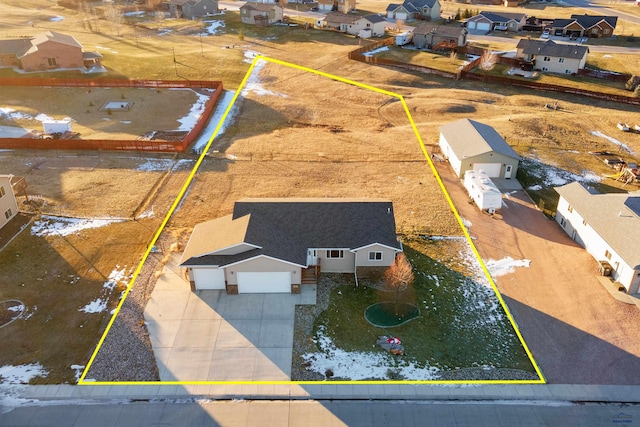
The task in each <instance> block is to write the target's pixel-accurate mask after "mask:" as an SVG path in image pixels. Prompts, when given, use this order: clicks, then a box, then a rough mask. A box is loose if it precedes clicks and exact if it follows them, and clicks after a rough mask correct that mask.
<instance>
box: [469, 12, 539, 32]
mask: <svg viewBox="0 0 640 427" xmlns="http://www.w3.org/2000/svg"><path fill="white" fill-rule="evenodd" d="M465 23H466V26H467V29H469V30H479V31H494V30H502V31H520V30H522V27H524V26H525V24H526V23H527V15H525V14H523V13H507V12H487V11H482V12H480V13H479V14H478V15H476V16H472V17H471V18H469V19H467V20H466V21H465Z"/></svg>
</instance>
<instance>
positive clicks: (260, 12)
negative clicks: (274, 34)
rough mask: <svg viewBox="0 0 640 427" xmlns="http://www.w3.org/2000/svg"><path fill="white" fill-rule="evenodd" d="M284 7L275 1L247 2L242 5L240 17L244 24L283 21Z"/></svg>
mask: <svg viewBox="0 0 640 427" xmlns="http://www.w3.org/2000/svg"><path fill="white" fill-rule="evenodd" d="M283 16H284V9H283V8H282V7H281V6H279V5H277V4H273V3H253V2H247V3H245V4H244V5H243V6H242V7H240V19H241V20H242V23H243V24H251V25H258V26H267V25H271V24H275V23H276V22H282V18H283Z"/></svg>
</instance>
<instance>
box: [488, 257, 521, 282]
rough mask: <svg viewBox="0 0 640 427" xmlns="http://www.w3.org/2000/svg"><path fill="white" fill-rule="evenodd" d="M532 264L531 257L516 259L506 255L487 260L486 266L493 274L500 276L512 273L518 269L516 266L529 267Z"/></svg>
mask: <svg viewBox="0 0 640 427" xmlns="http://www.w3.org/2000/svg"><path fill="white" fill-rule="evenodd" d="M530 265H531V260H529V259H519V260H514V259H513V258H511V257H509V256H508V257H505V258H502V259H499V260H495V259H490V260H488V261H486V262H485V266H486V267H487V270H489V273H491V276H493V277H498V276H504V275H505V274H510V273H513V272H514V271H516V267H527V268H528V267H529V266H530Z"/></svg>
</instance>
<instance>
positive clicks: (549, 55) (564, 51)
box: [516, 39, 589, 74]
mask: <svg viewBox="0 0 640 427" xmlns="http://www.w3.org/2000/svg"><path fill="white" fill-rule="evenodd" d="M588 53H589V48H588V47H586V46H581V45H577V44H564V43H563V44H560V43H554V42H553V41H552V40H532V39H520V41H519V42H518V45H517V46H516V58H519V59H521V60H522V61H523V62H524V63H526V64H531V66H533V68H534V69H536V70H541V71H545V72H549V73H561V74H577V73H578V70H581V69H583V68H584V66H585V64H586V63H587V54H588Z"/></svg>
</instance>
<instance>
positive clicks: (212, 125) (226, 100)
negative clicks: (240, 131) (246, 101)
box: [193, 90, 239, 153]
mask: <svg viewBox="0 0 640 427" xmlns="http://www.w3.org/2000/svg"><path fill="white" fill-rule="evenodd" d="M234 95H235V92H233V91H228V90H225V91H224V93H223V94H222V95H221V96H220V98H219V99H218V104H217V105H216V111H215V112H214V113H213V115H212V116H211V118H210V119H209V122H208V123H207V126H206V127H205V128H204V130H203V131H202V132H201V133H200V136H199V137H198V139H197V140H196V141H195V142H194V143H193V151H194V153H201V152H202V150H203V149H204V147H206V146H207V144H208V143H209V140H210V139H211V136H212V135H213V133H214V132H215V130H216V128H217V127H218V123H220V121H221V120H222V119H223V117H224V113H225V112H226V111H227V108H229V104H231V101H232V100H233V97H234ZM238 110H239V108H238V106H237V104H234V106H233V107H232V108H231V111H229V114H227V116H226V117H224V122H223V123H222V125H221V126H220V129H219V130H218V133H217V135H216V137H219V136H220V135H222V134H223V133H224V131H225V130H226V129H227V127H228V126H229V125H230V124H231V123H233V120H234V118H235V116H236V115H237V114H238Z"/></svg>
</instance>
